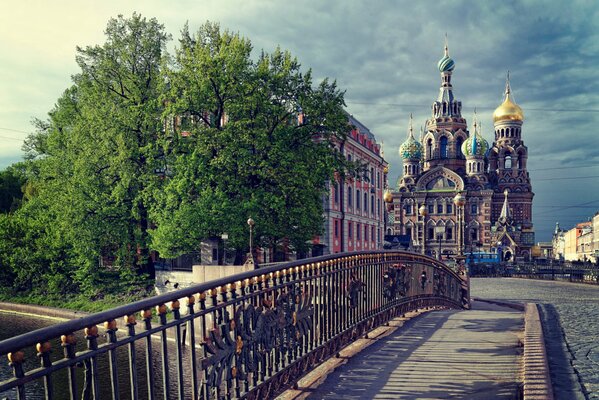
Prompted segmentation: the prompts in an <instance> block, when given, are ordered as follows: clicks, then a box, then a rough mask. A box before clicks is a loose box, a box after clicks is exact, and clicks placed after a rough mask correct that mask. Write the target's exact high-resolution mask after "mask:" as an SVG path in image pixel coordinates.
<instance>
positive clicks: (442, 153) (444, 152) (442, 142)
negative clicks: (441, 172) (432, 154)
mask: <svg viewBox="0 0 599 400" xmlns="http://www.w3.org/2000/svg"><path fill="white" fill-rule="evenodd" d="M439 148H440V156H441V158H447V137H445V136H442V137H441V140H440V141H439Z"/></svg>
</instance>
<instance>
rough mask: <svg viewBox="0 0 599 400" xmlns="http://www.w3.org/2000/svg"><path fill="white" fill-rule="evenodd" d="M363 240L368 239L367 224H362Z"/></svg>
mask: <svg viewBox="0 0 599 400" xmlns="http://www.w3.org/2000/svg"><path fill="white" fill-rule="evenodd" d="M364 240H365V241H368V225H364Z"/></svg>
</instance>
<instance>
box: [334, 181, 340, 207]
mask: <svg viewBox="0 0 599 400" xmlns="http://www.w3.org/2000/svg"><path fill="white" fill-rule="evenodd" d="M333 198H334V199H335V204H339V185H338V184H337V182H335V184H334V185H333Z"/></svg>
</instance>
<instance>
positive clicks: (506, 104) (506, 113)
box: [493, 72, 524, 122]
mask: <svg viewBox="0 0 599 400" xmlns="http://www.w3.org/2000/svg"><path fill="white" fill-rule="evenodd" d="M500 121H524V112H523V111H522V109H521V108H520V106H519V105H518V104H516V102H515V101H514V99H513V98H512V90H511V88H510V74H509V72H508V74H507V81H506V84H505V99H504V100H503V103H501V105H500V106H499V107H497V109H495V112H494V113H493V122H500Z"/></svg>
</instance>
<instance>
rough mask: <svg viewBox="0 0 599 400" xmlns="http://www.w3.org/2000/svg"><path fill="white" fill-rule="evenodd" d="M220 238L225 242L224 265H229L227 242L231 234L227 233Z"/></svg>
mask: <svg viewBox="0 0 599 400" xmlns="http://www.w3.org/2000/svg"><path fill="white" fill-rule="evenodd" d="M220 238H221V239H222V240H223V265H227V240H229V234H228V233H226V232H225V233H223V234H222V235H220Z"/></svg>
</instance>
